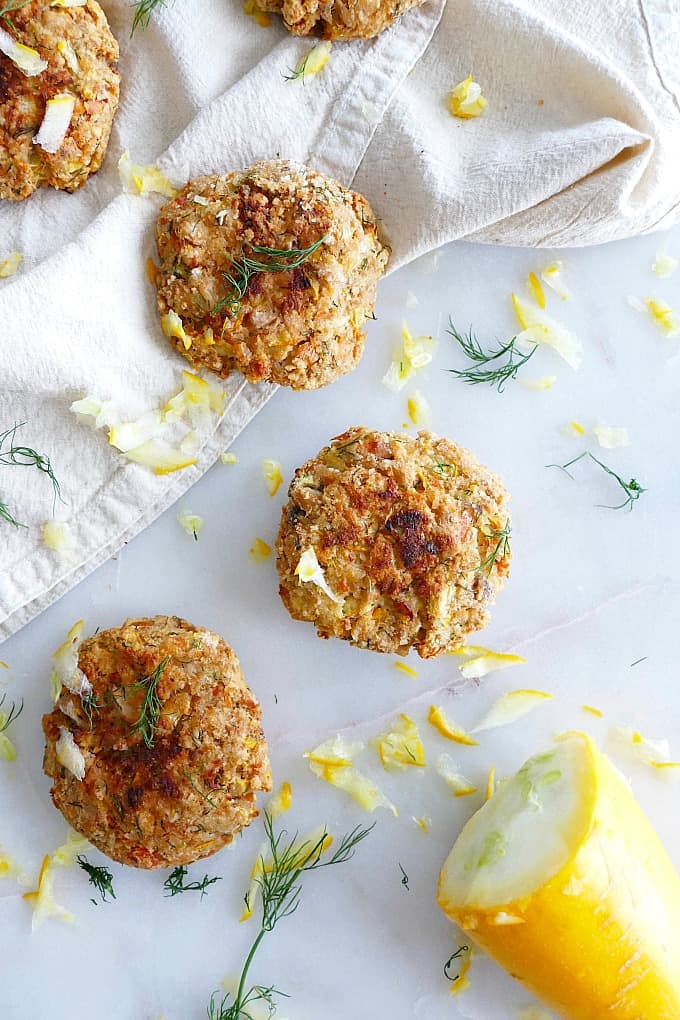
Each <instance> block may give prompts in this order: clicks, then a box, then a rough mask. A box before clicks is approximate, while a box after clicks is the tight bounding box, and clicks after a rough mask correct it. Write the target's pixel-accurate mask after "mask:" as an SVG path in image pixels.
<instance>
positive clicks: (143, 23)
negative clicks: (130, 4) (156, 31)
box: [130, 0, 165, 36]
mask: <svg viewBox="0 0 680 1020" xmlns="http://www.w3.org/2000/svg"><path fill="white" fill-rule="evenodd" d="M164 5H165V0H137V3H136V4H134V8H135V17H134V20H133V22H132V30H131V32H130V35H131V36H132V35H134V34H135V32H136V31H137V29H138V28H141V29H145V28H148V27H149V22H150V21H151V15H152V14H153V13H154V12H155V10H156V8H157V7H163V6H164Z"/></svg>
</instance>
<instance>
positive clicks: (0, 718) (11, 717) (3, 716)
mask: <svg viewBox="0 0 680 1020" xmlns="http://www.w3.org/2000/svg"><path fill="white" fill-rule="evenodd" d="M6 697H7V695H6V694H4V693H3V694H2V696H0V733H4V732H5V730H8V729H9V728H10V726H11V725H12V723H13V722H14V721H15V720H16V719H18V718H19V716H20V715H21V713H22V712H23V710H24V699H23V698H22V699H21V703H20V705H19V707H18V708H17V706H16V702H15V701H13V702H12V707H11V708H10V710H9V712H3V711H1V709H2V707H3V705H4V704H5V698H6Z"/></svg>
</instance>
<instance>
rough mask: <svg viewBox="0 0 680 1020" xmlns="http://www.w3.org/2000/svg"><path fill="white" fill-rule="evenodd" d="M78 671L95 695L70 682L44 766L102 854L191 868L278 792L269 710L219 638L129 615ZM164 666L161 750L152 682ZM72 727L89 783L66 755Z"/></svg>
mask: <svg viewBox="0 0 680 1020" xmlns="http://www.w3.org/2000/svg"><path fill="white" fill-rule="evenodd" d="M163 663H164V665H161V664H163ZM78 667H79V669H80V670H81V671H82V673H83V674H84V677H85V679H86V681H87V685H90V686H91V691H89V690H88V694H87V696H86V697H85V699H83V697H81V696H79V695H77V694H73V693H72V692H71V691H70V690H69V689H68V688H67V687H64V688H62V691H61V694H60V697H59V700H58V701H57V704H56V706H55V708H54V710H53V711H52V712H50V714H49V715H46V716H45V717H44V718H43V730H44V732H45V739H46V748H45V759H44V769H45V772H46V774H47V775H48V776H51V777H52V779H53V781H54V782H53V786H52V791H51V793H52V800H53V801H54V804H55V805H56V807H58V808H59V810H60V811H61V812H62V814H63V815H64V817H65V818H66V820H67V821H68V822H69V824H70V825H72V826H73V828H74V829H76V830H77V831H78V832H81V833H82V834H83V835H84V836H86V837H87V838H88V839H89V840H91V842H92V843H94V845H95V846H96V847H97V848H98V849H99V850H101V851H102V852H103V853H105V854H108V856H109V857H112V858H113V859H114V860H117V861H120V862H121V863H123V864H129V865H132V866H134V867H139V868H161V867H162V868H165V867H175V866H177V865H179V864H189V863H190V862H191V861H195V860H198V859H199V858H201V857H206V856H208V855H209V854H212V853H214V852H215V851H216V850H219V849H221V847H223V846H224V845H225V844H226V843H230V842H231V840H232V839H233V838H234V836H235V835H236V834H237V833H238V832H240V830H241V829H242V828H243V827H244V826H246V825H248V824H249V823H250V822H251V821H252V819H253V818H255V817H256V816H257V814H258V812H257V809H256V807H255V794H256V793H258V792H259V791H266V790H269V789H271V774H270V768H269V758H268V754H267V745H266V742H265V738H264V734H263V732H262V727H261V725H260V717H261V712H260V706H259V705H258V703H257V701H256V699H255V698H254V696H253V694H252V693H251V691H250V690H249V688H248V686H247V684H246V682H245V680H244V677H243V673H242V672H241V667H240V666H239V662H238V659H237V658H236V655H235V654H234V652H233V651H232V649H231V648H230V647H229V645H227V644H226V642H224V641H223V640H222V638H221V637H219V635H217V634H214V633H212V632H211V631H208V630H203V629H202V628H200V627H194V626H192V624H190V623H187V622H186V621H185V620H180V619H179V618H178V617H174V616H157V617H155V618H154V619H140V620H128V621H127V622H126V623H124V624H123V626H122V627H117V628H114V629H112V630H105V631H102V632H101V633H99V634H97V635H95V636H94V637H91V638H88V639H87V640H86V641H83V643H82V645H81V646H80V650H79V655H78ZM157 670H158V681H157V684H156V693H157V696H158V699H159V702H160V716H159V718H158V723H157V726H156V727H155V730H154V731H153V733H152V746H149V743H148V740H145V732H144V730H143V729H141V728H140V727H139V720H140V717H141V715H142V711H143V706H144V701H145V697H146V695H147V693H148V690H149V684H148V682H146V683H141V682H142V681H145V680H146V679H147V678H149V677H152V676H154V673H155V671H157ZM87 685H86V688H87ZM65 730H66V731H67V732H68V733H71V734H72V736H73V740H74V741H75V744H76V745H77V748H78V750H79V751H80V753H81V754H82V757H83V759H84V764H85V774H84V777H83V778H82V779H78V778H77V777H76V775H74V774H73V773H72V772H71V771H70V770H69V768H66V767H64V765H62V764H60V761H59V760H58V755H59V756H60V757H61V758H62V759H63V754H62V755H60V752H59V747H58V746H57V745H58V741H59V740H60V738H61V739H62V741H63V737H64V731H65ZM146 736H147V737H148V736H149V731H148V730H147V731H146Z"/></svg>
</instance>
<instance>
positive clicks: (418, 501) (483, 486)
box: [277, 428, 510, 659]
mask: <svg viewBox="0 0 680 1020" xmlns="http://www.w3.org/2000/svg"><path fill="white" fill-rule="evenodd" d="M288 496H289V500H288V503H287V505H286V506H285V507H284V508H283V511H282V515H281V525H280V528H279V534H278V539H277V568H278V572H279V578H280V587H279V591H280V594H281V598H282V599H283V602H284V604H285V606H286V608H287V609H288V611H289V612H290V614H291V616H293V617H294V619H296V620H308V621H310V622H311V623H314V624H315V626H316V628H317V632H318V634H319V636H320V637H324V638H327V637H338V638H342V639H344V640H345V641H349V642H351V643H352V644H354V645H358V646H359V647H360V648H371V649H373V650H374V651H378V652H390V653H395V652H396V653H397V654H406V653H407V652H408V651H409V649H411V648H413V649H415V651H416V652H417V653H418V654H419V655H420V656H421V657H422V658H425V659H427V658H432V657H433V656H436V655H440V654H441V653H442V652H447V651H451V650H452V649H454V648H458V647H459V646H460V645H462V644H463V643H464V641H465V638H466V637H467V635H468V634H470V633H472V632H473V631H475V630H479V629H480V628H481V627H483V626H484V625H485V624H486V623H487V622H488V619H489V605H490V604H491V602H493V600H494V597H495V595H496V592H497V591H499V590H500V588H501V587H502V585H503V579H504V577H505V576H506V575H507V573H508V569H509V560H510V548H509V541H508V540H507V536H508V535H509V533H510V519H509V512H508V507H507V502H508V497H507V493H506V491H505V489H504V487H503V485H502V483H501V482H500V480H499V479H498V478H497V477H496V476H495V475H493V474H492V473H491V472H490V471H488V470H487V469H486V468H485V467H483V466H482V465H481V464H479V463H478V462H477V461H476V460H475V458H474V457H473V456H472V454H470V453H468V451H467V450H464V449H463V448H462V447H460V446H456V445H455V444H454V443H452V442H450V441H449V440H448V439H439V438H437V437H436V436H434V435H432V434H430V433H428V432H421V433H420V434H419V435H418V436H417V437H415V438H414V437H412V436H408V435H404V434H402V433H394V432H373V431H370V430H369V429H366V428H351V429H349V430H348V431H347V432H345V433H344V434H343V435H341V436H338V437H337V438H336V439H334V440H332V442H331V444H330V445H329V446H326V447H324V449H323V450H322V451H321V453H319V455H318V456H317V457H314V458H313V459H312V460H309V461H307V463H306V464H304V465H303V466H302V467H301V468H298V470H297V471H296V472H295V477H294V479H293V481H292V483H291V485H290V488H289V490H288ZM504 536H505V537H504ZM317 564H318V568H319V569H318V570H317V567H316V565H317Z"/></svg>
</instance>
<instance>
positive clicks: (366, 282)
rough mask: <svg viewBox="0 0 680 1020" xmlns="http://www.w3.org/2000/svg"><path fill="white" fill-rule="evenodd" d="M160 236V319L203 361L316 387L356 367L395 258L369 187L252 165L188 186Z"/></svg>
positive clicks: (226, 370)
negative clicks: (364, 190) (366, 194)
mask: <svg viewBox="0 0 680 1020" xmlns="http://www.w3.org/2000/svg"><path fill="white" fill-rule="evenodd" d="M156 239H157V245H158V254H159V256H160V263H161V264H160V268H159V269H158V271H157V273H156V283H157V287H158V309H159V312H160V315H161V325H162V327H163V331H164V332H165V334H166V336H168V338H169V340H170V342H171V343H172V344H173V345H174V346H175V347H176V348H177V350H179V351H180V353H182V354H183V355H184V356H185V357H186V358H188V360H189V361H190V362H191V363H192V364H193V365H194V366H195V367H196V368H199V369H200V368H207V369H209V370H210V371H211V372H215V373H216V374H217V375H219V376H222V377H226V376H228V375H230V373H231V372H232V371H234V370H238V371H239V372H242V373H243V375H245V376H246V377H247V378H248V379H249V380H250V381H251V382H259V381H261V380H269V381H271V382H275V383H280V384H281V385H283V386H291V387H292V388H293V389H316V388H317V387H319V386H325V385H326V384H327V383H330V382H333V380H334V379H337V378H338V377H339V376H341V375H344V374H345V373H346V372H349V371H351V370H352V369H353V368H354V367H355V366H356V364H357V363H358V361H359V359H360V357H361V355H362V353H363V348H364V333H363V329H362V326H363V324H364V322H365V320H366V319H367V318H369V317H370V316H371V315H372V314H373V306H374V303H375V294H376V285H377V282H378V279H379V278H380V276H381V275H382V273H383V271H384V269H385V265H386V263H387V259H388V251H387V249H386V248H385V246H384V245H383V244H382V243H381V242H380V240H379V238H378V233H377V229H376V222H375V217H374V215H373V211H372V209H371V207H370V206H369V204H368V202H367V201H366V200H365V199H364V198H362V197H361V195H358V194H357V193H356V192H354V191H349V190H348V189H347V188H344V187H343V186H342V185H341V184H338V183H337V181H333V180H331V179H330V178H329V177H325V176H324V175H323V174H320V173H317V172H316V171H315V170H310V169H309V168H308V167H305V166H302V165H301V164H299V163H289V162H286V161H285V160H274V161H271V162H261V163H256V164H255V165H254V166H252V167H251V168H250V169H249V170H245V171H239V172H236V173H230V174H213V175H211V176H208V177H200V178H198V179H197V180H195V181H191V182H190V183H189V184H187V185H186V187H185V188H184V189H183V190H182V191H181V192H180V193H179V195H177V197H176V198H174V199H172V200H171V201H170V202H168V203H167V204H166V205H165V206H163V208H162V209H161V211H160V214H159V218H158V227H157V231H156Z"/></svg>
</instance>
